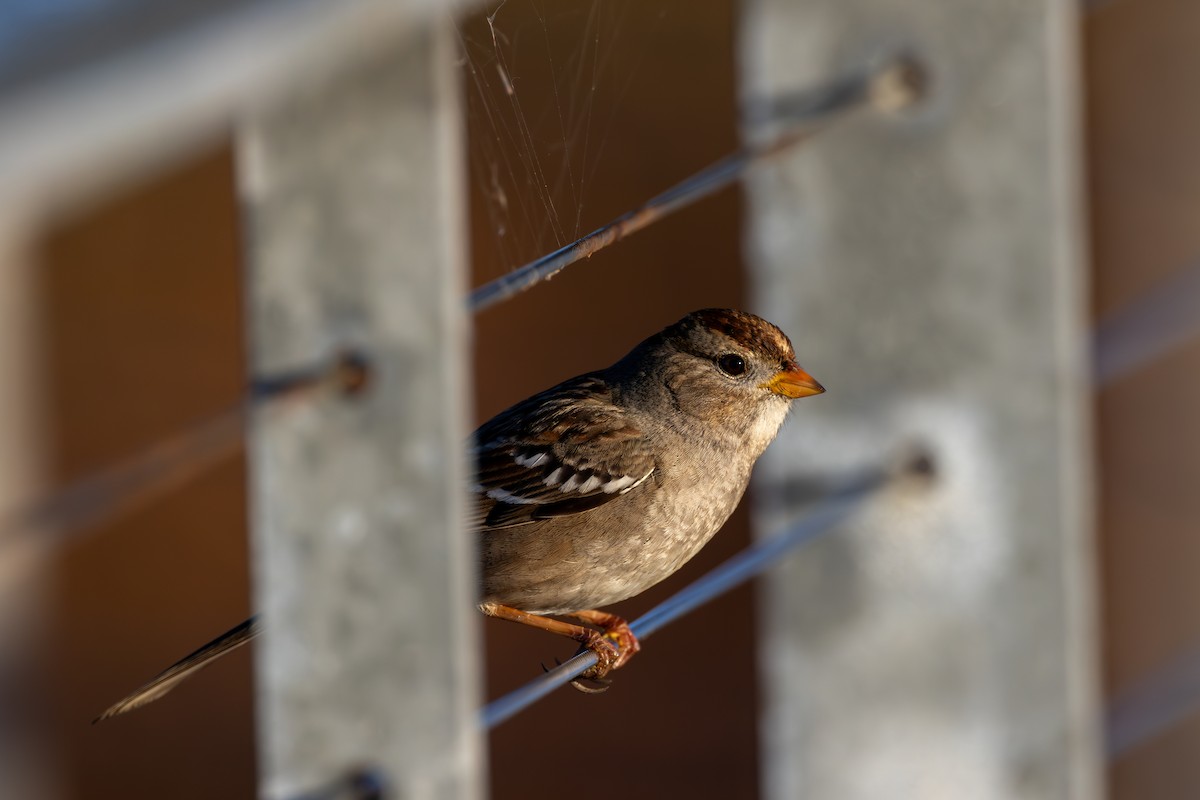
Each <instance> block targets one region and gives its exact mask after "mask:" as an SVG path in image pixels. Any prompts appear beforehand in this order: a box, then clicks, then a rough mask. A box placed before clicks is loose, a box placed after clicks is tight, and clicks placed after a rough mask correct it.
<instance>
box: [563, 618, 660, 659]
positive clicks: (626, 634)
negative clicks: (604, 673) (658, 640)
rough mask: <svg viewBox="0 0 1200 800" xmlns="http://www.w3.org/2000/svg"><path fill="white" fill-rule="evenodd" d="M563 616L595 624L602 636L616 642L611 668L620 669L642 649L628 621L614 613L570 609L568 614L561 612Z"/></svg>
mask: <svg viewBox="0 0 1200 800" xmlns="http://www.w3.org/2000/svg"><path fill="white" fill-rule="evenodd" d="M563 616H564V617H570V618H571V619H577V620H579V621H580V622H586V623H588V624H589V625H595V626H596V627H597V628H599V629H600V630H602V631H603V632H604V638H606V639H609V640H611V641H612V642H614V643H616V645H617V649H618V651H619V654H618V656H617V660H616V663H614V664H613V665H612V668H613V669H620V668H621V667H623V666H625V665H626V664H627V663H628V662H629V659H631V658H633V656H634V654H635V653H637V652H638V651H639V650H641V649H642V645H641V643H640V642H638V639H637V637H636V636H634V635H633V631H631V630H630V629H629V623H628V622H626V621H625V618H624V617H618V616H617V615H616V614H610V613H608V612H607V611H572V612H571V613H569V614H563Z"/></svg>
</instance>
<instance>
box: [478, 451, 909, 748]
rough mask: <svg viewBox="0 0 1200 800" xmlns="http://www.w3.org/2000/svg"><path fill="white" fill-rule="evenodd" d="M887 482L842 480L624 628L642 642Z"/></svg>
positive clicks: (505, 715) (553, 681)
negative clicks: (795, 516) (770, 532)
mask: <svg viewBox="0 0 1200 800" xmlns="http://www.w3.org/2000/svg"><path fill="white" fill-rule="evenodd" d="M886 480H887V475H886V474H885V473H884V472H882V471H873V472H870V473H866V474H864V475H859V476H856V477H854V478H851V479H849V480H847V481H846V482H845V483H844V484H843V485H841V486H840V487H838V488H837V489H834V490H833V491H831V492H829V493H828V494H826V495H825V496H824V497H822V498H821V499H820V500H819V501H817V503H816V504H815V505H814V506H813V507H812V509H811V510H810V511H809V512H808V514H806V515H805V516H804V517H803V518H802V519H800V520H799V521H797V522H795V523H793V524H792V525H790V526H788V527H787V528H785V529H784V530H783V532H781V533H778V534H776V535H774V536H771V537H769V538H766V539H763V540H762V541H760V542H758V543H756V544H753V545H751V546H750V547H748V548H746V549H745V550H743V551H742V552H741V553H739V554H737V555H735V556H733V557H732V558H730V559H729V560H728V561H726V562H725V563H723V564H721V565H720V566H719V567H717V568H716V569H714V570H712V571H711V572H709V573H708V574H706V575H704V576H703V577H702V578H700V579H699V580H697V581H696V582H695V583H692V584H691V585H689V586H687V587H686V588H684V589H682V590H680V591H679V592H677V593H676V594H674V595H672V596H671V597H669V598H667V599H666V600H664V601H663V602H661V603H659V604H658V605H657V606H655V607H654V608H652V609H650V611H648V612H646V613H645V614H644V615H642V616H641V617H639V618H638V619H636V620H634V621H633V622H631V623H630V624H629V627H630V629H631V630H632V631H633V634H634V635H635V636H637V637H638V638H639V639H645V638H647V637H649V636H650V635H652V634H653V633H655V632H656V631H658V630H659V629H661V628H663V627H664V626H666V625H668V624H670V623H671V622H674V621H675V620H677V619H679V618H680V617H682V616H684V615H686V614H689V613H691V612H692V611H694V610H695V609H697V608H699V607H700V606H702V605H704V604H705V603H707V602H709V601H710V600H712V599H714V598H716V597H719V596H721V595H722V594H725V593H726V592H728V591H729V590H730V589H733V588H734V587H736V586H739V585H740V584H742V583H744V582H746V581H748V580H750V579H751V578H753V577H755V576H757V575H759V574H761V573H762V572H764V571H765V570H766V569H767V568H768V567H770V566H772V565H773V564H774V563H775V562H777V561H779V559H781V558H782V557H783V556H785V555H787V554H788V553H790V552H791V551H792V550H794V549H796V548H797V547H799V546H800V545H802V544H804V543H805V542H808V541H811V540H812V539H815V538H816V537H818V536H820V535H821V534H823V533H826V532H828V531H830V530H832V529H833V528H834V527H836V526H837V525H838V524H840V523H841V522H843V521H845V520H846V519H847V518H848V517H849V516H850V515H851V514H852V513H854V511H855V510H857V509H858V508H859V506H861V505H862V503H863V501H865V500H866V499H867V498H868V497H869V496H870V495H872V494H874V492H875V491H876V490H878V489H879V488H880V487H881V486H883V485H884V483H885V482H886ZM595 664H596V655H595V654H594V653H590V652H588V653H581V654H579V655H577V656H575V657H574V658H571V659H570V660H568V661H565V662H563V663H562V664H560V665H559V666H557V667H555V668H554V669H552V670H550V671H548V672H547V673H545V674H544V675H541V676H539V677H537V678H535V679H533V680H532V681H530V682H529V683H527V684H525V685H524V686H522V687H520V688H518V689H516V690H514V691H512V692H509V693H508V694H506V695H504V696H503V697H500V698H498V699H496V700H493V701H492V702H491V703H488V704H487V705H486V706H484V708H483V709H482V710H481V712H480V724H481V725H482V726H483V727H484V729H490V728H494V727H495V726H497V725H499V724H500V723H501V722H504V721H505V720H507V719H509V718H511V717H512V716H513V715H515V714H517V713H518V712H520V711H522V710H524V709H525V708H528V707H529V706H530V705H532V704H533V703H535V702H537V701H538V700H541V699H542V698H543V697H545V696H546V695H548V694H550V693H551V692H553V691H554V690H555V689H558V688H560V687H562V686H564V685H566V684H567V683H570V682H571V681H572V680H574V679H575V678H578V677H579V676H580V675H581V674H583V673H584V672H585V671H587V670H588V669H590V668H591V667H593V666H595Z"/></svg>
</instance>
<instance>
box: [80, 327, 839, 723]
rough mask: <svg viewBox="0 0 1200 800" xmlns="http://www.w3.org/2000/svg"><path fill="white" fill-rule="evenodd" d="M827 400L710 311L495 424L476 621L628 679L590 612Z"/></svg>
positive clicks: (602, 618) (620, 655)
mask: <svg viewBox="0 0 1200 800" xmlns="http://www.w3.org/2000/svg"><path fill="white" fill-rule="evenodd" d="M822 391H824V389H823V388H822V387H821V385H820V384H819V383H817V382H816V381H815V380H813V379H812V378H811V377H810V376H809V375H808V373H806V372H804V371H803V370H802V369H800V367H799V366H797V364H796V361H795V353H794V352H793V350H792V344H791V342H790V341H789V340H788V338H787V336H785V335H784V334H783V332H782V331H780V330H779V328H777V327H775V326H774V325H772V324H771V323H769V322H767V321H766V320H764V319H761V318H760V317H756V316H754V315H753V314H748V313H745V312H742V311H734V310H730V309H704V310H702V311H696V312H694V313H692V314H689V315H687V316H686V317H684V318H683V319H681V320H680V321H679V322H677V323H675V324H674V325H671V326H670V327H668V328H666V329H664V330H663V331H661V332H659V333H657V334H655V335H654V336H651V337H650V338H649V339H646V340H645V341H644V342H642V343H641V344H639V345H638V346H637V347H635V348H634V349H633V350H632V351H631V352H630V353H629V354H628V355H626V356H625V357H624V358H622V359H621V360H620V361H618V362H617V363H616V364H613V365H612V366H611V367H608V368H607V369H604V370H600V371H599V372H592V373H588V374H586V375H580V376H579V377H577V378H572V379H570V380H568V381H564V382H563V383H560V384H559V385H557V386H555V387H553V388H550V389H547V390H546V391H544V392H541V393H540V394H536V395H534V396H533V397H530V398H529V399H528V400H524V401H522V402H520V403H518V404H517V405H515V406H513V407H512V408H510V409H508V410H507V411H504V412H502V413H500V414H498V415H497V416H495V417H494V418H492V419H491V420H490V421H488V422H487V423H485V424H484V425H483V426H482V427H480V428H479V430H477V431H476V432H475V436H474V442H473V443H474V448H475V458H476V463H477V477H476V484H475V485H474V486H473V487H472V490H473V493H474V502H473V506H472V513H471V515H470V524H471V529H472V530H473V531H475V532H477V533H478V535H479V542H480V554H481V559H482V570H481V575H482V582H483V585H482V590H481V603H480V606H479V607H480V610H482V611H483V612H484V613H486V614H489V615H491V616H495V617H500V618H503V619H508V620H512V621H514V622H521V623H524V624H528V625H533V626H535V627H538V628H541V629H543V630H548V631H552V632H554V633H559V634H562V635H565V636H570V637H572V638H574V639H576V640H577V641H579V642H580V643H581V644H582V645H583V646H584V647H586V648H588V649H590V650H592V651H593V652H595V653H596V655H597V659H598V663H597V665H596V667H595V668H593V669H592V670H590V671H589V672H588V673H587V674H586V676H585V677H588V678H593V679H599V678H602V677H603V676H604V675H605V673H607V672H608V671H609V670H610V669H614V668H616V667H620V666H622V665H623V664H624V663H625V662H626V661H628V660H629V658H630V657H631V656H632V655H633V654H634V653H636V652H637V651H638V649H639V645H638V643H637V640H636V639H635V638H634V636H633V634H632V633H631V632H630V630H629V627H628V625H627V624H626V622H625V620H623V619H621V618H620V617H617V616H616V615H613V614H608V613H606V612H603V611H597V610H595V609H596V608H597V607H600V606H606V605H609V604H611V603H615V602H617V601H619V600H624V599H625V598H627V597H632V596H633V595H635V594H638V593H639V592H641V591H643V590H645V589H647V588H649V587H650V586H653V585H654V584H656V583H658V582H659V581H661V580H663V579H664V578H666V577H668V576H669V575H671V574H672V573H674V572H675V571H676V570H677V569H679V567H681V566H682V565H683V564H684V563H685V562H687V560H688V559H690V558H691V557H692V556H694V555H695V554H696V553H697V552H698V551H699V550H700V548H701V547H703V546H704V545H705V543H707V542H708V540H709V539H711V538H712V537H713V535H714V534H715V533H716V532H717V530H718V529H720V527H721V526H722V525H723V524H724V523H725V520H726V519H728V518H729V515H730V514H732V513H733V510H734V508H735V507H736V506H737V504H738V501H739V500H740V499H741V497H742V493H743V492H744V491H745V489H746V484H747V483H748V482H749V480H750V471H751V469H752V468H753V466H754V462H755V461H756V460H757V459H758V457H759V456H760V455H761V454H762V452H763V450H765V449H766V447H767V445H768V444H770V443H771V440H773V439H774V438H775V434H776V433H777V432H778V431H779V428H780V426H781V425H782V424H783V421H784V418H785V417H786V416H787V413H788V409H789V408H790V405H791V401H792V400H794V399H795V398H798V397H807V396H809V395H814V394H818V393H820V392H822ZM548 614H553V615H558V616H563V617H568V618H573V619H575V620H578V621H581V622H584V623H587V624H589V625H593V626H595V627H596V628H599V631H597V630H595V629H594V628H590V627H584V626H581V625H573V624H569V623H566V622H562V621H560V620H555V619H551V618H550V617H548V616H545V615H548ZM257 631H258V625H257V623H256V622H255V621H254V620H248V621H247V622H245V623H242V625H240V626H238V627H237V628H234V629H233V630H232V631H230V632H228V633H227V634H224V635H222V636H221V637H218V638H217V639H215V640H213V641H212V642H210V643H209V644H207V645H205V646H204V647H202V648H200V649H199V650H197V651H196V652H195V653H192V654H191V655H189V656H187V657H186V658H184V659H183V660H181V661H180V662H178V663H176V664H175V665H173V666H172V667H170V668H169V669H167V670H166V671H165V672H163V673H162V674H160V675H159V676H157V677H156V678H154V679H153V680H151V682H150V683H148V684H147V685H146V686H143V687H142V688H141V689H139V690H137V691H136V692H134V693H133V694H132V695H130V696H129V697H127V698H125V699H124V700H122V701H120V702H119V703H117V704H115V705H114V706H113V707H112V708H110V709H109V710H108V711H106V712H105V713H104V714H103V715H101V717H100V718H101V719H103V718H105V717H109V716H114V715H116V714H119V713H122V712H124V711H128V710H129V709H131V708H136V707H137V706H139V705H142V704H144V703H146V702H149V701H150V700H153V699H156V698H157V697H160V696H161V695H162V694H164V693H165V692H166V691H168V690H169V689H171V688H173V687H174V686H175V685H176V684H178V683H179V682H180V681H181V680H183V679H184V678H186V677H187V676H189V675H191V674H193V673H194V672H196V671H197V670H198V669H200V668H202V667H203V666H205V665H207V664H208V663H210V662H211V661H212V660H213V659H214V658H216V657H218V656H220V655H223V654H224V653H227V652H229V650H231V649H233V648H234V647H237V646H239V645H241V644H244V643H245V642H247V641H249V640H250V639H251V638H253V637H254V635H255V634H256V633H257ZM581 688H582V687H581Z"/></svg>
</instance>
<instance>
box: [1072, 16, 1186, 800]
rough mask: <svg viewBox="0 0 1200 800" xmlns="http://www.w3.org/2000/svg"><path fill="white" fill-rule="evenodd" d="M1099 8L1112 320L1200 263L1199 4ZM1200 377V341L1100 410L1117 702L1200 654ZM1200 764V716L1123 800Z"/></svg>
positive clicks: (1095, 221) (1145, 764)
mask: <svg viewBox="0 0 1200 800" xmlns="http://www.w3.org/2000/svg"><path fill="white" fill-rule="evenodd" d="M1096 6H1097V7H1096V8H1095V10H1094V11H1093V12H1092V13H1091V14H1089V15H1088V16H1087V18H1086V22H1085V25H1084V37H1085V38H1084V45H1085V56H1086V61H1085V78H1086V81H1087V118H1086V124H1087V127H1086V131H1087V137H1088V139H1087V143H1088V174H1089V181H1090V183H1091V212H1092V213H1091V231H1092V251H1093V253H1092V254H1093V264H1094V309H1095V313H1096V316H1097V318H1098V319H1103V318H1104V317H1105V316H1106V315H1108V314H1110V313H1112V312H1114V311H1115V310H1117V309H1119V308H1121V307H1122V306H1123V305H1124V304H1126V303H1128V302H1130V301H1131V300H1133V299H1135V298H1137V297H1138V296H1140V295H1141V294H1142V293H1143V292H1145V291H1147V290H1148V289H1150V288H1152V287H1153V286H1155V285H1156V284H1157V283H1158V282H1159V281H1162V280H1163V279H1165V278H1167V277H1168V276H1170V275H1172V274H1174V273H1176V272H1178V271H1179V270H1181V269H1185V268H1189V267H1191V268H1195V267H1196V265H1198V264H1200V103H1198V102H1197V98H1198V97H1200V94H1198V93H1197V81H1196V76H1197V75H1200V47H1198V43H1200V4H1197V3H1194V2H1180V1H1179V0H1136V2H1134V1H1133V0H1112V2H1106V3H1097V4H1096ZM1196 314H1197V315H1200V308H1197V309H1196ZM1198 376H1200V339H1197V340H1193V341H1192V342H1190V343H1189V344H1188V345H1186V346H1184V347H1182V348H1180V349H1179V350H1176V351H1175V352H1173V353H1171V354H1170V355H1168V356H1167V357H1165V358H1162V359H1160V360H1157V361H1155V362H1154V363H1152V364H1150V365H1148V366H1147V367H1145V368H1144V369H1142V370H1140V371H1138V372H1136V373H1134V374H1131V375H1129V376H1127V377H1126V378H1124V379H1122V380H1120V381H1119V382H1117V383H1116V384H1114V385H1113V386H1111V387H1110V388H1108V389H1106V390H1104V391H1101V392H1100V394H1099V396H1098V405H1097V411H1098V414H1097V434H1098V438H1097V445H1098V449H1097V454H1098V456H1099V465H1098V467H1099V468H1098V475H1099V481H1100V486H1099V488H1100V496H1099V508H1098V512H1099V521H1100V544H1101V570H1102V575H1101V578H1102V600H1101V602H1102V605H1103V611H1104V617H1103V641H1104V667H1105V687H1106V689H1107V692H1108V694H1109V695H1110V697H1111V696H1114V695H1117V694H1119V693H1120V692H1122V691H1124V690H1127V689H1129V688H1130V687H1131V686H1133V685H1134V684H1136V683H1137V682H1138V681H1139V680H1140V679H1143V678H1145V677H1146V676H1147V675H1148V674H1149V673H1150V672H1151V671H1152V670H1154V669H1156V668H1158V667H1160V666H1162V665H1164V664H1166V663H1168V662H1169V661H1170V660H1171V659H1172V658H1173V657H1176V656H1178V655H1180V654H1182V653H1184V652H1185V651H1187V650H1189V649H1194V648H1195V647H1196V646H1197V644H1198V643H1200V588H1198V587H1200V582H1198V579H1197V575H1200V492H1198V491H1197V485H1198V483H1200V480H1198V478H1200V427H1198V425H1197V414H1196V411H1197V409H1198V408H1200V377H1198ZM1197 752H1200V716H1196V715H1192V716H1191V717H1190V718H1189V719H1187V720H1186V721H1185V722H1184V723H1183V724H1181V725H1179V726H1177V727H1174V728H1172V729H1171V730H1169V731H1167V732H1165V733H1164V734H1163V735H1161V736H1159V737H1158V738H1155V739H1153V740H1151V741H1148V742H1146V743H1145V744H1144V745H1142V746H1141V747H1139V748H1137V749H1135V750H1133V751H1131V752H1129V753H1128V754H1127V755H1126V756H1124V757H1123V758H1120V759H1119V760H1117V761H1116V763H1115V764H1114V765H1113V766H1112V768H1111V773H1110V777H1111V789H1112V797H1113V798H1114V800H1160V798H1161V800H1168V799H1169V798H1182V797H1200V760H1197V758H1196V757H1195V754H1196V753H1197Z"/></svg>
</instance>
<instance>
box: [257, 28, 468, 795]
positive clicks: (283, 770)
mask: <svg viewBox="0 0 1200 800" xmlns="http://www.w3.org/2000/svg"><path fill="white" fill-rule="evenodd" d="M448 24H449V21H448V20H441V21H439V22H437V23H434V24H430V25H428V26H427V27H424V28H420V29H417V30H415V31H412V32H410V33H409V34H408V35H406V36H404V37H403V38H397V40H396V41H395V42H394V43H393V46H391V47H389V48H385V49H384V51H383V53H382V55H375V56H371V57H370V58H369V59H367V60H365V61H362V62H360V63H357V64H356V65H354V66H353V67H351V68H349V69H345V70H342V71H341V72H339V73H338V74H337V75H336V76H335V77H333V78H331V79H330V80H327V81H325V82H323V83H322V84H320V85H314V86H310V87H307V88H305V89H304V90H302V91H300V92H296V93H293V94H292V95H290V96H288V97H286V98H284V99H282V100H281V101H280V102H278V103H277V104H273V105H272V106H271V107H270V108H267V109H265V110H264V111H263V112H262V113H261V115H259V116H258V117H257V118H256V119H253V120H251V121H249V122H247V123H246V124H245V126H244V127H243V129H242V130H241V132H240V148H241V152H240V155H241V158H242V169H243V174H244V183H245V199H246V202H247V208H248V220H249V230H248V235H249V238H250V240H251V247H250V252H251V265H252V274H251V280H250V285H251V299H250V309H251V315H252V323H251V330H252V332H253V336H254V341H253V343H252V344H253V348H254V368H255V370H256V373H257V374H272V373H277V372H279V371H283V370H286V369H287V368H289V367H294V366H296V365H302V364H307V363H311V362H313V361H314V360H316V359H319V358H321V357H327V356H328V355H330V353H331V352H332V351H335V350H337V349H338V348H342V347H346V346H353V347H356V348H358V349H360V350H361V351H363V352H364V353H365V354H366V355H367V357H368V358H369V359H370V366H371V375H370V382H369V385H368V387H367V389H366V391H365V393H364V394H363V395H362V396H360V397H356V398H334V397H329V398H326V399H324V400H322V401H319V402H317V403H315V404H313V405H311V406H306V407H302V408H295V409H291V410H289V411H288V413H285V414H275V413H265V414H261V415H260V416H259V417H258V419H257V420H256V423H255V425H254V426H253V430H252V431H251V436H250V439H251V465H252V469H251V474H252V491H253V495H252V497H253V526H254V535H255V545H256V547H255V549H256V556H257V557H256V578H257V594H258V598H259V606H260V608H261V610H262V612H263V615H264V618H265V624H266V631H265V634H264V644H263V647H262V648H261V649H260V650H259V654H260V657H259V665H258V671H259V680H260V729H261V739H262V743H261V751H260V752H261V758H262V780H263V793H264V795H266V796H270V797H282V796H287V795H291V794H294V793H297V792H301V791H312V790H317V789H320V788H322V787H328V786H333V785H335V784H337V783H338V782H339V781H341V780H343V779H344V778H345V777H346V776H347V775H349V774H350V773H351V772H352V771H354V770H355V769H358V768H360V767H367V768H372V769H375V770H377V771H378V773H379V774H380V775H381V777H382V779H383V780H384V782H385V783H386V784H388V785H390V786H391V787H392V790H393V794H390V795H389V796H396V797H404V798H449V797H455V798H457V797H475V796H478V794H479V793H480V791H481V788H480V777H479V771H480V741H479V737H478V735H477V731H476V723H475V716H474V715H475V711H476V708H477V706H478V701H479V697H478V685H479V682H478V680H477V672H478V658H479V656H478V653H477V648H476V641H475V624H476V620H475V617H474V611H473V608H472V607H473V603H474V596H475V585H474V579H473V572H472V571H473V569H474V563H475V562H474V559H473V556H472V553H471V550H472V547H471V542H470V541H469V540H468V538H467V537H466V536H465V535H464V534H463V525H462V509H461V502H462V497H463V496H464V491H463V487H464V486H465V480H466V477H465V472H464V441H465V438H466V433H467V431H466V427H465V425H466V414H465V403H464V398H465V397H466V394H467V391H466V387H465V377H464V376H465V364H466V357H467V349H466V344H467V342H466V336H467V321H466V316H465V313H466V312H465V305H464V304H463V301H462V298H463V296H464V294H465V286H464V283H465V280H464V272H463V267H464V265H463V252H462V246H461V243H462V242H463V241H465V234H464V233H463V230H462V220H461V216H462V200H461V197H460V193H461V189H462V180H461V177H460V174H459V170H460V162H461V161H462V153H461V152H460V141H459V139H460V135H461V133H460V132H461V130H462V126H461V122H460V119H459V109H458V100H457V89H458V87H457V83H456V79H455V74H454V69H455V67H454V56H453V53H452V50H451V48H450V44H449V41H450V40H449V39H448V37H447V36H446V31H445V30H444V25H448Z"/></svg>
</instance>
